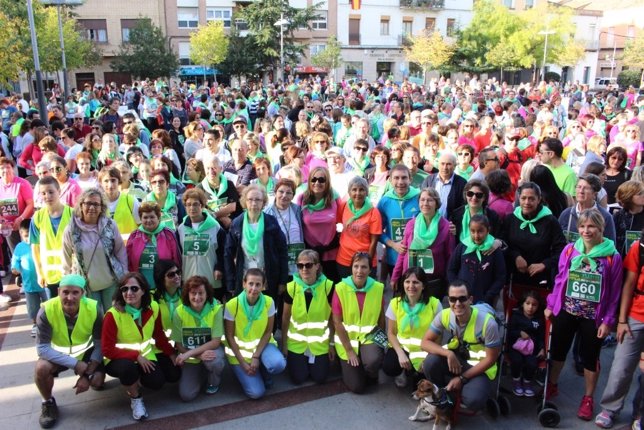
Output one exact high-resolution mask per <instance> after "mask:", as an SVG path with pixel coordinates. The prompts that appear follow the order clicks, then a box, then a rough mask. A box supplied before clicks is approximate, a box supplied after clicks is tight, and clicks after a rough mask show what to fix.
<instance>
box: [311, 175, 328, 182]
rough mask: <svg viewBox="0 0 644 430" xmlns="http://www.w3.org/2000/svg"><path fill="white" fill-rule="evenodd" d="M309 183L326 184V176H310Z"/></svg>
mask: <svg viewBox="0 0 644 430" xmlns="http://www.w3.org/2000/svg"><path fill="white" fill-rule="evenodd" d="M311 183H312V184H315V183H320V184H326V178H325V177H324V176H321V177H315V178H311Z"/></svg>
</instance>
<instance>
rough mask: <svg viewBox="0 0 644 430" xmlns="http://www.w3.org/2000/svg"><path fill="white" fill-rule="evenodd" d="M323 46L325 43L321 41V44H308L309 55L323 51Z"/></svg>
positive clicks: (324, 46)
mask: <svg viewBox="0 0 644 430" xmlns="http://www.w3.org/2000/svg"><path fill="white" fill-rule="evenodd" d="M324 48H326V45H325V44H323V43H321V44H315V45H310V49H311V57H312V56H314V55H316V54H319V53H320V52H322V51H324Z"/></svg>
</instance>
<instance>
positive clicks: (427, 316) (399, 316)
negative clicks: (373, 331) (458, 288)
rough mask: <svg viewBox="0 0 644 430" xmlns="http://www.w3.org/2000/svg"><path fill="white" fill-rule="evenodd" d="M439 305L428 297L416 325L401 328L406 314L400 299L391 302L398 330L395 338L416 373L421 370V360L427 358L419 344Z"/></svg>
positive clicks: (433, 298) (432, 298)
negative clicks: (406, 354) (405, 352)
mask: <svg viewBox="0 0 644 430" xmlns="http://www.w3.org/2000/svg"><path fill="white" fill-rule="evenodd" d="M439 303H440V302H439V301H438V299H437V298H435V297H430V298H429V302H428V303H427V304H426V305H425V307H424V308H423V309H422V310H421V311H420V312H419V314H418V323H417V324H416V325H414V327H411V326H410V325H405V327H404V328H402V327H401V321H402V320H403V318H404V317H405V314H406V313H405V310H404V309H403V307H402V298H401V297H395V298H393V299H392V300H391V309H392V310H393V312H394V315H395V316H396V326H397V328H398V333H397V334H396V337H397V338H398V342H399V343H400V346H401V347H402V348H403V349H404V350H405V351H407V352H408V353H409V360H411V363H412V365H413V366H414V369H416V370H418V371H420V370H421V366H422V364H423V360H424V359H425V357H427V352H425V351H423V350H422V348H421V347H420V342H421V340H422V339H423V337H424V336H425V333H427V330H429V326H430V325H431V323H432V321H433V320H434V317H435V316H436V313H437V310H438V305H439Z"/></svg>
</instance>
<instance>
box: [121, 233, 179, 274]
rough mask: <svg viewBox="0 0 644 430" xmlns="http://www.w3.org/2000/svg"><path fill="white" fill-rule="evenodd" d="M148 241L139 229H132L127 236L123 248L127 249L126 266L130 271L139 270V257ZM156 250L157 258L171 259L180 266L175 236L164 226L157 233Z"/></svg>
mask: <svg viewBox="0 0 644 430" xmlns="http://www.w3.org/2000/svg"><path fill="white" fill-rule="evenodd" d="M148 241H149V239H148V236H147V235H146V234H145V233H143V232H142V231H141V230H134V233H132V234H131V235H130V237H129V238H128V240H127V245H126V246H125V250H126V251H127V267H128V270H129V271H130V272H138V271H139V259H140V258H141V254H143V249H144V248H145V245H146V244H147V243H148ZM157 251H158V259H159V260H172V261H174V264H176V265H177V267H179V268H180V267H181V253H180V252H179V244H178V242H177V237H176V236H175V235H174V232H173V231H172V230H170V229H169V228H164V229H163V230H161V232H159V234H158V235H157Z"/></svg>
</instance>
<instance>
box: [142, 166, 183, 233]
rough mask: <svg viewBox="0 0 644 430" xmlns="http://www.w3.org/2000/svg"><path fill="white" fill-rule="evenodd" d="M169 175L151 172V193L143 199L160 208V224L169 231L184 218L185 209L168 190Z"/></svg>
mask: <svg viewBox="0 0 644 430" xmlns="http://www.w3.org/2000/svg"><path fill="white" fill-rule="evenodd" d="M169 184H170V173H168V171H166V170H153V171H152V173H151V174H150V185H151V186H152V192H151V193H150V194H148V195H147V197H146V198H145V201H146V202H150V203H156V204H157V205H158V206H159V207H160V208H161V215H160V217H161V224H162V225H163V227H167V228H169V229H170V230H176V229H177V226H178V225H179V223H180V222H181V220H182V219H183V217H184V216H186V208H185V207H184V206H183V203H182V202H181V200H180V199H178V198H177V195H176V194H175V193H174V192H172V191H170V189H169V188H168V186H169Z"/></svg>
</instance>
